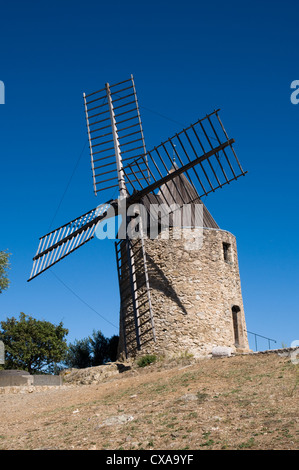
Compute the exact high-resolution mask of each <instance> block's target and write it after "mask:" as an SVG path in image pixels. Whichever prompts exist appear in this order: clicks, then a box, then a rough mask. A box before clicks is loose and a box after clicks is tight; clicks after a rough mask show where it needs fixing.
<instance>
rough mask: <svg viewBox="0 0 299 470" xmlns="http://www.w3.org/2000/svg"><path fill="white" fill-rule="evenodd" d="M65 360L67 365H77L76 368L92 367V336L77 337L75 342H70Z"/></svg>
mask: <svg viewBox="0 0 299 470" xmlns="http://www.w3.org/2000/svg"><path fill="white" fill-rule="evenodd" d="M63 362H64V364H65V365H66V366H67V367H75V368H76V369H84V368H85V367H91V365H92V357H91V347H90V338H83V339H80V340H77V339H76V340H75V342H74V343H72V344H69V346H68V350H67V353H66V355H65V358H64V361H63Z"/></svg>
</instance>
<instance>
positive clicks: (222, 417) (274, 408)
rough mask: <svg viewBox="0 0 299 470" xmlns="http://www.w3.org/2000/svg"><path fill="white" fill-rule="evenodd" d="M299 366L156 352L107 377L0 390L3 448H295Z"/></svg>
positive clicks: (265, 357) (285, 360)
mask: <svg viewBox="0 0 299 470" xmlns="http://www.w3.org/2000/svg"><path fill="white" fill-rule="evenodd" d="M298 367H299V366H298V365H295V364H293V363H292V362H291V360H290V358H289V357H281V356H279V355H278V354H273V353H272V354H259V355H243V356H235V357H230V358H217V359H205V360H201V361H198V362H193V363H192V362H189V361H188V360H186V359H185V360H179V361H171V362H165V361H158V362H156V363H155V364H151V365H149V366H147V367H144V368H139V367H137V366H136V367H134V368H132V369H131V370H129V371H126V372H123V373H121V374H119V375H117V376H114V377H110V378H107V379H105V382H104V383H98V384H91V385H67V386H64V387H62V388H60V389H59V388H57V389H51V390H43V391H36V390H35V391H33V392H32V393H25V394H20V393H19V394H6V395H1V396H0V402H1V406H0V416H1V417H0V422H1V424H0V448H1V449H124V450H134V449H135V450H137V449H168V450H172V449H190V450H195V449H203V450H204V449H265V450H266V449H277V450H278V449H284V450H288V449H298V442H299V439H298V438H299V435H298V432H299V430H298V428H299V426H298V422H299V420H298V404H299V402H298V389H299V384H298V382H299V371H298Z"/></svg>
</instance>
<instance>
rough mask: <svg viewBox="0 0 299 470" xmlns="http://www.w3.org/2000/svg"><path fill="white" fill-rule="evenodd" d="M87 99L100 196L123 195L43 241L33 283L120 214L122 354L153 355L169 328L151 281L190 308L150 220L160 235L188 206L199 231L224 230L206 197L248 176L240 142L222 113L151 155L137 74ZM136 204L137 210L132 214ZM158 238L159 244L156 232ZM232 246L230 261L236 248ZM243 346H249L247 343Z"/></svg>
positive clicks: (94, 172)
mask: <svg viewBox="0 0 299 470" xmlns="http://www.w3.org/2000/svg"><path fill="white" fill-rule="evenodd" d="M83 99H84V109H85V115H86V123H87V133H88V140H89V148H90V157H91V169H92V181H93V189H94V193H95V195H98V194H99V193H100V192H101V191H104V190H105V191H112V189H113V188H118V190H119V195H118V197H117V198H115V199H111V200H109V201H107V202H105V203H101V204H100V205H98V206H97V207H96V208H94V209H92V210H90V211H89V212H86V213H85V214H83V215H81V216H80V217H78V218H76V219H74V220H72V221H70V222H68V223H67V224H65V225H63V226H61V227H59V228H57V229H55V230H53V231H51V232H49V233H47V234H46V235H44V236H42V237H41V238H40V240H39V246H38V249H37V253H36V255H35V256H34V258H33V267H32V271H31V274H30V278H29V281H31V280H32V279H34V278H35V277H37V276H38V275H40V274H41V273H43V272H44V271H46V270H47V269H49V268H50V267H52V266H54V265H55V264H56V263H58V262H59V261H61V260H62V259H63V258H65V257H66V256H68V255H69V254H70V253H72V252H73V251H75V250H77V249H78V248H79V247H81V246H82V245H84V244H86V243H87V242H88V241H90V240H92V239H93V238H95V236H96V231H97V229H98V227H99V224H100V223H101V222H103V221H107V220H109V219H111V218H112V217H117V216H120V215H121V217H122V225H121V228H120V230H119V233H118V237H117V240H116V242H115V252H116V260H117V271H118V279H119V289H120V346H119V351H120V353H123V354H124V355H125V356H131V355H136V354H137V353H138V352H139V351H147V350H148V349H147V348H148V347H149V348H150V349H149V350H152V349H155V345H156V344H157V343H159V341H160V339H161V336H163V333H161V332H162V331H164V330H165V328H162V330H161V328H160V327H159V328H160V330H161V331H159V332H158V331H157V325H155V323H156V314H155V307H154V306H153V304H155V305H158V304H159V300H158V301H157V298H156V297H157V296H156V294H155V293H154V295H152V294H153V290H152V289H153V288H152V285H151V281H153V283H154V284H155V282H156V284H157V283H158V289H160V290H161V283H162V284H163V285H165V286H166V289H168V297H172V299H173V298H174V299H176V306H178V308H179V309H180V314H185V313H186V312H187V310H186V308H185V306H184V302H183V301H181V300H180V299H179V298H176V293H175V292H174V289H173V287H171V285H170V283H169V280H168V279H167V273H163V272H162V271H163V270H162V271H161V269H160V268H159V266H158V264H159V263H158V264H157V262H155V261H154V260H153V258H154V255H153V256H150V254H149V252H150V251H151V247H150V246H149V245H148V237H147V235H148V234H149V230H150V226H151V222H155V224H156V225H155V227H157V226H158V234H161V232H162V231H163V227H164V225H165V224H164V222H165V220H167V223H168V225H169V220H170V221H171V220H172V221H173V219H174V217H175V211H176V210H177V209H178V208H181V207H183V206H187V205H189V206H191V208H192V209H193V212H192V214H194V208H196V207H198V206H200V207H201V208H202V209H203V212H202V214H203V215H202V221H201V226H202V227H204V228H209V229H211V231H213V230H215V231H216V232H217V233H218V229H219V227H218V225H217V223H216V222H215V220H214V219H213V217H212V216H211V214H210V213H209V211H208V210H207V208H206V207H205V205H204V204H203V203H202V200H201V199H202V198H203V197H204V196H207V195H208V194H209V193H211V192H215V191H216V190H217V189H219V188H222V187H223V186H224V185H226V184H229V183H231V182H232V181H234V180H237V179H238V178H239V177H240V176H243V175H245V172H244V171H243V169H242V167H241V165H240V162H239V160H238V158H237V155H236V153H235V150H234V148H233V143H234V139H230V138H229V137H228V134H227V133H226V130H225V128H224V126H223V124H222V121H221V119H220V116H219V111H220V110H219V109H217V110H215V111H213V112H211V113H210V114H208V115H206V116H204V117H203V118H201V119H198V121H196V122H195V123H193V124H191V125H190V126H188V127H186V128H185V129H183V130H181V131H180V132H178V133H176V134H175V135H174V136H173V137H171V138H168V139H167V140H165V141H163V142H162V143H160V144H159V145H158V146H157V147H154V149H152V150H151V151H148V150H147V149H146V145H145V139H144V134H143V127H142V121H141V116H140V110H139V105H138V101H137V94H136V89H135V83H134V79H133V76H132V75H131V77H130V78H129V79H127V80H125V81H123V82H120V83H117V84H114V85H109V84H108V83H107V84H106V85H105V87H104V88H103V89H101V90H98V91H95V92H93V93H90V94H85V93H84V94H83ZM114 191H115V189H114ZM157 205H158V208H161V207H162V208H163V209H162V212H161V211H160V212H159V214H158V212H157V210H156V212H155V210H151V208H152V207H154V208H156V207H157ZM136 206H138V208H139V209H138V210H137V209H136V210H135V211H134V208H136ZM140 207H142V208H144V210H145V214H146V218H145V219H144V218H140V217H139V218H138V215H140ZM169 217H170V218H169ZM137 218H138V223H136V220H137ZM132 222H133V226H134V227H135V229H136V227H137V228H138V231H139V237H135V236H134V233H133V232H134V231H133V232H132V231H131V232H130V231H129V227H130V225H132ZM134 222H135V225H134ZM171 224H172V222H170V225H171ZM141 225H142V227H141ZM192 225H194V223H193V222H192ZM140 228H141V230H140ZM132 233H133V235H132ZM140 233H141V236H140ZM211 234H212V232H211ZM154 238H155V239H157V233H156V234H155V237H154ZM153 242H154V240H153ZM226 245H227V247H226V248H227V253H226V256H228V252H229V246H230V243H226ZM224 246H225V243H224V242H223V247H224ZM223 249H224V248H223ZM158 251H159V249H158ZM159 256H160V255H159ZM227 264H228V263H227ZM153 266H154V267H153ZM157 272H160V274H159V275H160V278H159V275H158V277H157ZM237 276H238V275H237ZM158 278H159V279H158ZM157 279H158V281H157ZM169 292H170V294H169ZM157 302H158V303H157ZM238 303H239V304H240V301H239V302H238ZM236 308H237V307H236ZM238 308H239V307H238ZM235 310H236V309H235ZM237 312H238V311H237ZM162 315H163V314H162ZM236 315H237V313H235V317H236ZM157 322H158V323H159V319H158V321H157ZM236 325H237V324H236V322H235V323H232V325H231V328H230V330H234V331H235V336H234V338H235V345H236V346H238V345H239V346H240V344H239V343H238V342H240V336H241V335H242V332H241V330H242V331H243V329H244V328H243V327H244V321H243V326H242V327H240V325H237V326H236ZM159 338H160V339H159ZM243 343H244V344H243V347H246V340H244V341H243ZM241 346H242V345H241Z"/></svg>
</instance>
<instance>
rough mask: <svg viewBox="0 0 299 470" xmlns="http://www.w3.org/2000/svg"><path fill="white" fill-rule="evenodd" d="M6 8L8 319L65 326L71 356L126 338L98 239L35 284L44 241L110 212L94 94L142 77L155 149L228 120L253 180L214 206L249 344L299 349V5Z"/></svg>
mask: <svg viewBox="0 0 299 470" xmlns="http://www.w3.org/2000/svg"><path fill="white" fill-rule="evenodd" d="M0 6H1V8H0V15H1V16H0V18H1V27H0V44H1V47H0V80H2V81H3V82H4V83H5V92H6V95H5V99H6V103H5V104H4V105H0V155H1V167H0V175H1V185H0V201H1V202H0V203H1V231H0V249H1V250H2V249H8V250H9V251H10V252H11V253H12V257H11V271H10V279H11V286H10V288H9V289H8V290H7V291H6V292H5V293H3V294H2V295H1V296H0V319H1V320H2V319H6V318H7V317H10V316H18V315H19V313H20V312H21V311H23V312H25V313H26V314H28V315H32V316H33V317H35V318H39V319H46V320H49V321H51V322H53V323H59V322H60V321H62V322H63V324H64V326H65V327H67V328H68V329H69V335H68V340H69V341H71V342H72V341H74V340H75V339H80V338H83V337H86V336H88V335H90V334H91V333H92V331H93V330H94V329H95V330H101V331H102V332H103V333H104V335H106V336H111V335H113V334H117V333H118V315H119V295H118V282H117V272H116V264H115V256H114V244H113V242H112V241H99V240H97V239H96V240H94V241H92V242H90V243H88V244H87V245H85V246H84V247H82V248H80V249H79V250H77V252H76V253H74V254H72V255H71V256H69V257H67V258H66V259H65V260H63V261H62V262H60V263H58V264H57V265H56V266H55V267H54V268H52V272H50V271H47V272H46V273H44V274H43V275H41V276H39V277H38V278H37V279H35V280H34V281H32V282H30V283H27V282H26V281H27V279H28V277H29V274H30V271H31V265H32V257H33V256H34V254H35V252H36V249H37V242H38V238H39V237H40V236H41V235H43V234H45V233H46V232H48V231H49V229H50V228H53V229H54V228H56V227H57V226H60V225H62V224H64V223H66V222H68V221H69V220H71V219H73V218H75V217H77V216H79V215H81V214H82V213H84V212H86V211H88V210H90V209H92V208H94V207H96V206H97V204H99V203H100V202H104V201H105V200H107V199H110V197H111V194H106V195H105V194H103V197H102V198H101V197H100V196H98V197H97V198H96V197H95V196H94V194H93V191H92V179H91V169H90V160H89V151H88V146H85V143H86V141H87V133H86V125H85V116H84V109H83V100H82V93H83V92H86V93H90V92H92V91H94V90H97V89H100V88H102V87H103V86H104V84H105V83H106V82H110V83H115V82H119V81H122V80H125V79H127V78H129V76H130V74H131V73H132V74H133V75H134V78H135V83H136V88H137V94H138V99H139V104H140V107H141V113H142V120H143V127H144V133H145V139H146V145H147V148H148V149H150V148H151V147H153V146H154V145H158V144H159V143H160V142H161V141H162V140H164V139H166V138H168V137H170V136H172V135H173V134H174V133H175V132H177V131H179V130H180V129H181V128H182V127H183V126H185V125H188V124H190V123H191V122H194V121H195V120H197V119H198V118H200V117H202V116H204V115H205V114H207V113H209V112H211V111H213V110H214V109H215V108H218V107H220V108H221V110H222V111H221V117H222V120H223V122H224V124H225V126H226V128H227V130H228V133H229V135H230V137H233V138H235V140H236V144H235V149H236V151H237V154H238V156H239V158H240V160H241V162H242V165H243V168H244V169H245V170H247V171H248V174H247V175H246V176H245V177H244V178H241V179H239V180H238V181H237V182H234V183H232V184H231V185H229V186H228V185H227V186H226V187H224V188H223V189H222V190H218V192H216V193H215V194H212V195H209V196H208V198H206V199H205V203H206V205H207V207H208V208H209V210H210V211H211V212H212V214H213V216H214V218H215V219H216V221H217V222H218V224H219V225H220V227H221V228H223V229H226V230H229V231H231V232H232V233H234V234H235V235H236V237H237V243H238V251H239V263H240V273H241V282H242V291H243V298H244V307H245V315H246V320H247V328H248V330H249V331H253V332H256V333H258V334H260V335H264V336H268V337H270V338H273V339H276V340H277V344H276V346H277V347H281V345H282V343H284V344H286V345H290V343H291V342H292V341H294V340H298V339H299V329H298V304H299V296H298V290H299V289H298V287H299V286H298V284H299V282H298V281H299V276H298V261H299V250H298V246H299V245H298V233H299V222H298V186H299V183H298V172H299V152H298V150H299V139H298V135H299V105H293V104H292V103H291V101H290V95H291V89H290V84H291V82H292V81H293V80H296V79H297V80H298V79H299V68H298V63H299V60H298V59H299V52H298V44H299V28H298V14H299V5H298V2H296V1H295V0H294V1H291V0H287V1H284V2H281V1H279V2H278V1H272V2H269V1H266V0H263V1H256V0H252V1H250V2H246V1H244V2H240V1H226V2H223V1H218V0H217V1H210V2H202V1H190V0H186V1H184V2H178V1H175V0H172V1H170V0H164V1H163V0H160V1H157V0H151V1H150V2H146V1H142V2H141V1H135V0H133V1H132V0H128V1H126V2H124V1H120V0H116V1H114V2H104V1H94V0H93V1H92V0H85V1H84V2H83V1H82V0H80V1H79V0H72V1H70V0H60V1H57V0H53V1H51V2H40V1H32V0H31V1H30V0H29V1H27V2H24V1H20V0H16V1H11V2H3V1H1V2H0ZM84 146H85V149H84ZM83 149H84V150H83ZM82 150H83V153H82ZM81 154H82V155H81ZM80 155H81V158H80ZM250 339H251V346H252V347H253V348H254V342H253V341H252V339H253V338H252V337H251V335H250ZM259 345H260V348H261V349H264V348H266V347H267V343H259Z"/></svg>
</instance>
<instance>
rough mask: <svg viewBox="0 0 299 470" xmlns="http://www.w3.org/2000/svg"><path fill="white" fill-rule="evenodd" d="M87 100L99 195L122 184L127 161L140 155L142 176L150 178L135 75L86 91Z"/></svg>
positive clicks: (88, 127)
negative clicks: (120, 181) (121, 180)
mask: <svg viewBox="0 0 299 470" xmlns="http://www.w3.org/2000/svg"><path fill="white" fill-rule="evenodd" d="M83 99H84V107H85V115H86V123H87V132H88V140H89V149H90V157H91V168H92V177H93V189H94V193H95V195H97V193H98V192H99V191H104V190H106V189H110V188H114V187H117V186H119V185H120V183H119V179H120V177H121V176H120V174H121V170H122V165H123V162H124V163H125V164H126V163H127V162H128V161H130V160H132V159H136V158H138V157H140V156H142V157H143V163H142V175H141V174H140V175H139V178H142V179H144V180H146V181H149V175H148V174H147V175H146V165H147V164H146V147H145V141H144V135H143V128H142V122H141V117H140V112H139V105H138V101H137V94H136V88H135V83H134V78H133V75H131V78H130V79H128V80H125V81H122V82H119V83H116V84H114V85H109V83H106V86H105V88H102V89H101V90H98V91H96V92H93V93H90V94H88V95H86V94H85V93H84V94H83ZM118 160H119V161H120V166H118ZM131 176H132V175H131ZM125 183H126V182H124V186H125Z"/></svg>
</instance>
